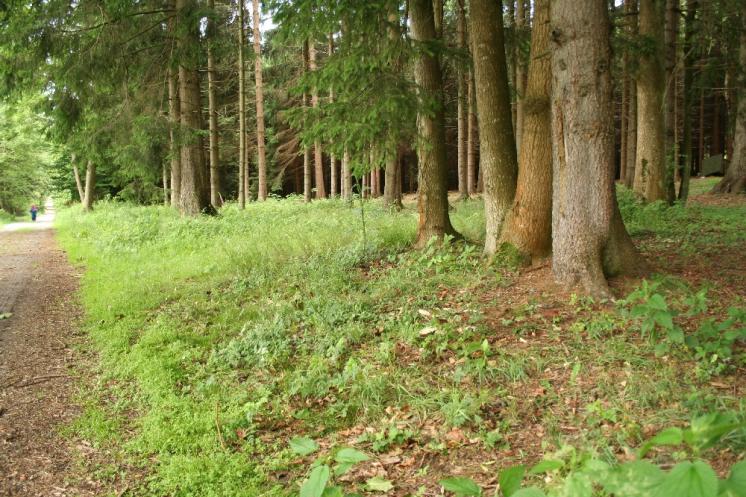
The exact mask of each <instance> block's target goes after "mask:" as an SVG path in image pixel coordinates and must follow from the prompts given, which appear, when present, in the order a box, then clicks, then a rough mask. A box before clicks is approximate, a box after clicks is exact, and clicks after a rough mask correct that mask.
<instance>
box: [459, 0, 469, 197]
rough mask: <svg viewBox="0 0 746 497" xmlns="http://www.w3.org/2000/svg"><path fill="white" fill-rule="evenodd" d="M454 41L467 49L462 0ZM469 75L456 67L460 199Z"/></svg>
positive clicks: (464, 176)
mask: <svg viewBox="0 0 746 497" xmlns="http://www.w3.org/2000/svg"><path fill="white" fill-rule="evenodd" d="M456 41H457V47H458V48H459V49H460V50H462V51H464V52H465V51H466V50H467V45H466V8H465V6H464V0H457V2H456ZM468 76H469V70H468V69H467V68H466V67H465V66H459V68H458V74H457V78H458V90H457V91H458V107H457V111H456V112H457V129H458V138H457V141H458V145H457V157H458V160H457V163H458V193H459V198H460V199H462V200H463V199H465V198H467V197H468V196H469V189H468V179H467V173H468V171H467V165H466V162H467V157H466V156H467V150H466V146H467V136H466V135H467V119H468V115H467V113H468V111H469V103H468V102H467V84H468V83H467V82H466V79H467V78H468Z"/></svg>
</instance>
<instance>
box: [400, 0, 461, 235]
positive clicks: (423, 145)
mask: <svg viewBox="0 0 746 497" xmlns="http://www.w3.org/2000/svg"><path fill="white" fill-rule="evenodd" d="M409 8H410V16H411V29H412V40H413V41H415V42H416V43H417V44H418V45H419V50H418V52H417V55H416V58H415V63H414V78H415V83H416V84H417V87H418V99H419V110H418V112H417V133H418V140H417V157H418V160H419V178H418V179H419V181H418V183H419V187H418V192H417V193H418V196H417V210H418V212H419V221H418V223H417V238H416V241H415V245H416V246H418V247H422V246H424V245H425V244H426V243H427V242H428V241H429V240H430V239H431V238H433V237H436V238H443V237H444V236H445V235H456V230H455V229H454V228H453V226H452V225H451V219H450V217H449V215H448V207H449V206H448V185H447V174H448V170H447V163H446V153H445V127H444V118H443V80H442V74H441V69H440V64H439V63H438V59H437V57H436V56H435V55H434V54H433V53H432V52H431V51H430V50H427V49H425V47H427V46H428V45H431V44H432V43H433V42H434V41H435V40H436V31H435V17H434V15H433V3H432V0H411V1H410V5H409Z"/></svg>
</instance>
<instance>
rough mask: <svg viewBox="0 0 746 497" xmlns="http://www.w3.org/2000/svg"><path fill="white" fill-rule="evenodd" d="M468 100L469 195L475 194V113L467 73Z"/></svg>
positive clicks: (472, 92) (472, 83) (467, 151)
mask: <svg viewBox="0 0 746 497" xmlns="http://www.w3.org/2000/svg"><path fill="white" fill-rule="evenodd" d="M466 92H467V94H468V100H469V102H468V103H469V108H468V110H467V123H466V188H467V190H468V191H469V195H474V194H475V193H477V136H476V135H477V128H478V125H477V112H476V97H475V95H474V94H475V91H474V77H473V74H472V73H471V71H469V81H468V87H467V90H466Z"/></svg>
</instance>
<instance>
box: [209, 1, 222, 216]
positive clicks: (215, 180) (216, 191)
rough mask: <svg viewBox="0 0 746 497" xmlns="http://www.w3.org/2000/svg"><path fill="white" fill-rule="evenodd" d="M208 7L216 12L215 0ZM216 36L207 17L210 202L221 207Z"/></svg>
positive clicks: (212, 24)
mask: <svg viewBox="0 0 746 497" xmlns="http://www.w3.org/2000/svg"><path fill="white" fill-rule="evenodd" d="M208 8H209V9H210V10H211V11H212V12H213V13H214V12H215V0H209V2H208ZM215 36H216V28H215V20H214V19H213V18H212V16H210V17H208V18H207V37H208V41H207V106H208V108H209V113H210V204H212V206H213V207H214V208H215V209H217V208H219V207H220V149H219V131H218V109H217V105H218V104H217V97H216V95H215V91H216V88H215V85H216V83H215V54H214V53H213V42H214V39H215Z"/></svg>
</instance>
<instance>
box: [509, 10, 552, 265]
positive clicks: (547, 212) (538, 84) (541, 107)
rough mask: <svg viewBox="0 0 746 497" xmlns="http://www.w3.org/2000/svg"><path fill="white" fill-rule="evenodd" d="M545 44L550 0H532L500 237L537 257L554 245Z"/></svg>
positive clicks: (549, 75) (549, 72)
mask: <svg viewBox="0 0 746 497" xmlns="http://www.w3.org/2000/svg"><path fill="white" fill-rule="evenodd" d="M548 50H549V0H536V2H535V3H534V25H533V31H532V33H531V58H530V61H529V66H528V80H527V84H526V90H525V95H524V98H523V104H522V107H523V117H522V119H521V120H520V121H519V122H522V124H523V133H522V136H523V145H522V146H521V147H520V149H519V160H518V185H517V188H516V194H515V201H514V202H513V206H512V207H511V210H510V213H509V214H508V217H507V219H506V221H505V228H504V229H503V240H505V241H507V242H509V243H511V244H512V245H514V246H515V247H516V248H517V249H518V250H520V251H521V252H523V253H526V254H529V255H531V256H539V257H541V256H545V255H547V254H549V253H550V252H551V249H552V140H551V133H552V125H551V108H550V93H551V85H552V68H551V63H550V60H549V57H547V52H548Z"/></svg>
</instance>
